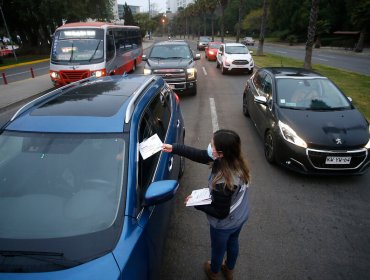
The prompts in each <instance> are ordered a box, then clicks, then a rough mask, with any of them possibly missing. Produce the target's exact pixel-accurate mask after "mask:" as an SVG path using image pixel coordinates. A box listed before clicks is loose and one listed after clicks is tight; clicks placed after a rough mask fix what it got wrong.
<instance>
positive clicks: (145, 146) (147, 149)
mask: <svg viewBox="0 0 370 280" xmlns="http://www.w3.org/2000/svg"><path fill="white" fill-rule="evenodd" d="M162 146H163V143H162V141H161V139H159V136H158V134H154V135H152V136H150V137H149V138H148V139H145V140H144V141H143V142H141V143H140V144H139V150H140V154H141V156H142V157H143V159H147V158H148V157H150V156H152V155H154V154H155V153H158V152H159V151H161V150H162Z"/></svg>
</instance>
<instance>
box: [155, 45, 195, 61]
mask: <svg viewBox="0 0 370 280" xmlns="http://www.w3.org/2000/svg"><path fill="white" fill-rule="evenodd" d="M149 57H150V58H151V59H181V58H186V59H190V58H192V55H191V52H190V49H189V48H188V47H187V46H186V45H166V46H164V45H163V46H154V47H153V48H152V51H151V52H150V55H149Z"/></svg>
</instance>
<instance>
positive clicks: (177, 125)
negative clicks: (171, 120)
mask: <svg viewBox="0 0 370 280" xmlns="http://www.w3.org/2000/svg"><path fill="white" fill-rule="evenodd" d="M180 124H181V122H180V120H177V123H176V127H177V128H179V127H180Z"/></svg>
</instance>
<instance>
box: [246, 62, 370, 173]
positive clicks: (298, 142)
mask: <svg viewBox="0 0 370 280" xmlns="http://www.w3.org/2000/svg"><path fill="white" fill-rule="evenodd" d="M243 113H244V115H246V116H250V118H251V120H252V121H253V123H254V125H255V126H256V128H257V131H258V133H259V134H260V135H261V136H262V138H263V142H264V150H265V157H266V159H267V161H268V162H270V163H274V162H276V163H279V164H282V165H283V166H285V167H287V168H289V169H292V170H295V171H298V172H300V173H307V174H336V175H345V174H353V175H355V174H363V173H365V172H366V170H367V169H368V168H369V166H370V160H369V150H370V141H369V123H368V121H367V120H366V118H365V117H364V116H363V115H362V114H361V113H360V112H359V111H358V110H357V109H356V108H355V107H354V106H353V104H352V103H351V99H350V98H349V97H346V96H345V95H344V94H343V93H342V92H341V91H340V89H339V88H338V87H337V86H336V85H335V84H334V83H333V82H332V81H330V80H329V79H328V78H326V77H324V76H322V75H320V74H318V73H315V72H312V71H308V70H305V69H300V68H285V67H276V68H275V67H270V68H262V69H260V70H258V71H257V72H255V74H254V75H253V76H252V77H251V78H250V79H249V80H248V81H247V83H246V86H245V89H244V93H243Z"/></svg>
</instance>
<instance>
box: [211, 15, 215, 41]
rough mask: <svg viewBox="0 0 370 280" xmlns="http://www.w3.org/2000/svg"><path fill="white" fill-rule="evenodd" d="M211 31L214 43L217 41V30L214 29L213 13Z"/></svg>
mask: <svg viewBox="0 0 370 280" xmlns="http://www.w3.org/2000/svg"><path fill="white" fill-rule="evenodd" d="M211 29H212V41H214V40H215V28H214V17H213V13H212V15H211Z"/></svg>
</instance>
